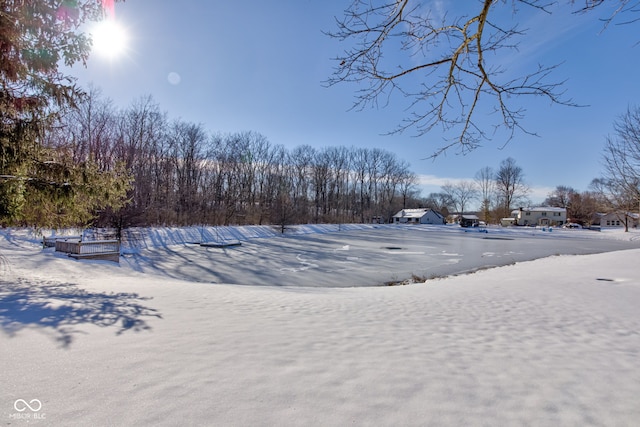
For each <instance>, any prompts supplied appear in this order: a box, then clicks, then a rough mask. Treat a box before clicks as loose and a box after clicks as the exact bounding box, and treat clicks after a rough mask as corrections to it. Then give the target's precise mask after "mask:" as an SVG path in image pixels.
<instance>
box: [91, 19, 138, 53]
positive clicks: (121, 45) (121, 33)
mask: <svg viewBox="0 0 640 427" xmlns="http://www.w3.org/2000/svg"><path fill="white" fill-rule="evenodd" d="M90 34H91V40H92V51H93V52H95V53H96V54H98V55H100V56H103V57H106V58H109V59H113V58H116V57H118V56H120V55H122V54H123V53H124V52H125V51H126V50H127V45H128V41H129V40H128V36H127V31H126V30H125V28H124V27H122V25H120V24H118V23H117V22H116V21H115V20H113V19H105V20H103V21H100V22H96V23H95V24H94V26H93V28H92V29H91V31H90Z"/></svg>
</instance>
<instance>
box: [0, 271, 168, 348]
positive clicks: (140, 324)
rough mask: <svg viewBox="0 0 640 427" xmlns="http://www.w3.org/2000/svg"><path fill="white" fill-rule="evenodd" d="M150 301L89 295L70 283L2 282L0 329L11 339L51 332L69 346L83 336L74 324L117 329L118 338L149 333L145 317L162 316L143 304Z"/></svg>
mask: <svg viewBox="0 0 640 427" xmlns="http://www.w3.org/2000/svg"><path fill="white" fill-rule="evenodd" d="M149 299H151V298H145V297H141V296H139V295H138V294H135V293H124V292H121V293H109V294H107V293H99V292H90V291H86V290H84V289H81V288H79V287H78V286H77V285H74V284H71V283H55V282H45V281H42V282H32V281H27V280H24V279H19V280H18V281H17V282H6V281H3V280H0V327H1V328H2V329H3V330H4V332H6V333H7V334H8V335H9V336H11V337H13V336H15V335H16V334H17V333H18V332H19V331H20V330H22V329H24V328H33V327H35V328H41V329H43V330H47V329H51V330H53V331H54V335H55V340H56V341H57V342H59V343H60V345H61V346H62V347H69V346H70V345H71V343H72V342H73V339H74V337H75V335H77V334H80V333H82V331H80V330H78V329H76V328H75V325H82V324H92V325H95V326H100V327H114V328H116V329H117V330H116V335H120V334H122V333H124V332H126V331H135V332H140V331H145V330H150V329H151V327H150V326H149V325H148V324H147V323H146V321H145V318H149V317H156V318H160V319H161V318H162V315H161V314H160V313H158V312H157V310H155V309H152V308H149V307H146V306H144V305H142V304H141V302H142V301H146V300H149Z"/></svg>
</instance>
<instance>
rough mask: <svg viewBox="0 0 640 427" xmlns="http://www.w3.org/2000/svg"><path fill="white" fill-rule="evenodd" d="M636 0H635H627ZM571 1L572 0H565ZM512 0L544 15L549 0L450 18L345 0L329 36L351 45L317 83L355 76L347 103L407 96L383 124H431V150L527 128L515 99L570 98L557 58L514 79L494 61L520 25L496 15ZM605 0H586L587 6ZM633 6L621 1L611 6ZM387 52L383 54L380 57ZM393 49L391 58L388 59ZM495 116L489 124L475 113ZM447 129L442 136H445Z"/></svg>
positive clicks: (416, 8) (396, 3) (487, 4)
mask: <svg viewBox="0 0 640 427" xmlns="http://www.w3.org/2000/svg"><path fill="white" fill-rule="evenodd" d="M635 1H637V0H635ZM571 3H573V2H571ZM507 4H511V5H512V7H513V13H514V14H515V13H516V12H517V6H523V7H524V9H531V8H533V9H535V10H537V11H542V12H544V13H551V6H552V5H553V4H554V2H552V1H548V0H547V1H543V0H511V1H495V0H483V1H481V2H480V3H479V6H480V7H479V10H478V11H477V13H475V14H472V15H471V16H459V17H454V18H453V19H450V18H449V16H448V15H446V14H445V15H444V16H440V17H439V16H436V15H437V13H435V12H433V11H432V10H429V9H427V7H426V6H425V5H424V4H423V3H422V2H419V1H417V0H386V1H384V0H378V1H372V0H371V1H370V0H353V1H352V3H351V5H350V7H349V8H348V9H347V10H346V11H345V14H344V16H343V17H342V18H341V19H336V27H337V29H336V31H335V32H328V33H327V34H328V35H329V36H330V37H333V38H336V39H338V40H340V41H343V42H345V43H351V45H350V47H349V48H347V49H346V50H345V51H344V52H343V54H342V55H339V56H338V57H337V58H335V59H336V61H337V63H338V66H337V67H336V68H335V69H334V72H333V74H332V76H331V77H330V78H329V79H328V80H327V81H326V82H325V83H326V84H327V85H328V86H333V85H336V84H339V83H354V84H356V85H358V86H359V89H358V91H357V92H356V95H355V101H354V105H353V106H352V109H356V110H362V109H364V108H367V107H378V106H380V103H381V102H382V104H383V105H384V106H386V105H388V104H390V103H391V102H392V101H395V99H394V96H400V97H402V98H404V99H406V100H408V107H407V116H406V117H405V119H404V120H403V121H402V122H401V123H400V124H399V125H398V126H397V128H396V129H394V130H392V131H390V132H389V133H390V134H393V133H401V132H404V131H406V130H408V129H412V130H414V131H415V133H416V136H418V137H420V136H424V135H425V134H427V133H429V132H431V131H432V130H434V129H435V128H439V129H441V130H442V131H443V132H444V133H445V134H446V135H449V136H448V137H447V139H446V140H445V142H444V144H443V145H442V146H440V147H439V148H436V149H435V151H434V152H433V154H432V155H431V156H430V157H436V156H438V155H440V154H442V153H444V152H446V151H448V150H450V149H453V148H456V149H457V151H459V152H462V153H466V152H468V151H471V150H473V149H475V148H477V147H479V146H481V145H482V144H483V143H484V142H486V141H489V140H490V139H491V138H492V137H493V136H494V135H495V133H496V132H497V131H506V137H505V138H504V140H503V141H502V144H503V145H504V144H507V143H508V142H509V141H510V140H511V139H513V137H514V136H515V135H516V134H517V133H519V132H523V133H526V134H531V135H535V133H534V132H532V131H530V130H528V129H526V128H525V127H524V126H523V124H522V122H523V118H524V113H525V112H524V109H523V108H522V107H520V106H519V105H518V104H517V102H518V99H519V98H521V97H539V98H543V99H546V100H548V101H549V102H550V103H552V104H561V105H566V106H577V104H575V103H574V102H573V101H572V100H571V99H569V98H566V97H565V93H564V91H563V90H562V86H563V84H564V81H553V80H552V73H553V72H554V71H555V70H556V69H557V68H558V67H559V66H560V64H553V65H538V67H537V68H536V69H534V70H531V71H530V72H528V73H527V74H525V75H521V76H516V77H513V76H511V75H510V74H509V73H507V71H509V70H507V69H505V68H503V66H502V65H501V64H500V63H498V62H497V61H499V58H500V57H498V56H497V54H501V55H504V54H506V53H508V52H509V51H511V50H517V47H518V42H519V40H521V37H523V36H525V32H524V31H523V30H520V29H519V28H518V27H517V26H512V27H509V26H506V25H505V24H503V23H502V22H501V21H500V14H499V13H498V11H500V10H501V9H500V8H501V7H502V8H503V7H504V6H505V5H507ZM601 4H604V0H585V6H584V7H582V8H581V9H580V10H581V11H583V12H587V11H590V10H593V9H595V8H597V7H598V6H600V5H601ZM637 5H638V3H637V2H632V1H631V0H619V3H618V10H616V12H615V16H617V15H618V14H621V13H624V12H628V11H633V9H634V8H636V7H637ZM386 55H389V58H387V56H386ZM392 57H393V59H392ZM491 113H494V114H493V117H495V119H494V122H493V124H492V125H490V126H489V127H488V128H487V126H484V125H481V123H480V121H479V119H478V118H479V117H480V116H482V117H486V116H490V115H491ZM451 134H452V135H454V136H450V135H451Z"/></svg>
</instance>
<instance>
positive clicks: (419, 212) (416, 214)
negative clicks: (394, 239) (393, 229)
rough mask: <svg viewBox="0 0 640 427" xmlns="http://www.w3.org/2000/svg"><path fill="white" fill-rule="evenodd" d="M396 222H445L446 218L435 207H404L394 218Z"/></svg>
mask: <svg viewBox="0 0 640 427" xmlns="http://www.w3.org/2000/svg"><path fill="white" fill-rule="evenodd" d="M392 221H393V223H394V224H444V223H445V219H444V217H443V216H442V214H441V213H440V212H436V211H434V210H433V209H426V208H420V209H402V210H401V211H400V212H398V213H397V214H395V215H394V216H393V218H392Z"/></svg>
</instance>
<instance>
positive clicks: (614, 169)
mask: <svg viewBox="0 0 640 427" xmlns="http://www.w3.org/2000/svg"><path fill="white" fill-rule="evenodd" d="M614 131H615V136H614V137H607V140H606V142H605V148H604V153H603V156H602V158H603V163H604V172H603V177H601V178H598V179H595V180H594V181H593V182H592V188H594V189H595V190H596V191H597V192H598V193H599V194H600V195H601V196H602V197H603V198H604V199H605V200H606V202H607V205H608V207H609V209H611V210H613V211H614V212H616V213H617V214H618V215H619V217H620V219H621V221H623V222H624V224H625V231H628V224H629V222H630V217H631V213H632V212H638V213H639V214H640V108H638V107H634V108H629V109H627V112H626V113H625V114H624V115H622V116H621V117H620V118H619V119H618V120H617V121H616V122H615V123H614Z"/></svg>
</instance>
